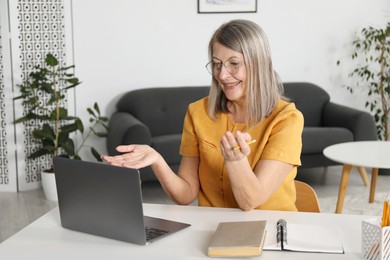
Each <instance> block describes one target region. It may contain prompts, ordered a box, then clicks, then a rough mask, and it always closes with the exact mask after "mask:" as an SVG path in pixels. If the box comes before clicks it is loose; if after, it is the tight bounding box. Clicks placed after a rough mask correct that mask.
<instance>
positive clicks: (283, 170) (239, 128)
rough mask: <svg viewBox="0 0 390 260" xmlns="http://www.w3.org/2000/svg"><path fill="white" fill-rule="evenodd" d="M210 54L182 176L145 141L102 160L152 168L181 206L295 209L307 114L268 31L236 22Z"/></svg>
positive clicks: (219, 35) (189, 119)
mask: <svg viewBox="0 0 390 260" xmlns="http://www.w3.org/2000/svg"><path fill="white" fill-rule="evenodd" d="M209 56H210V62H209V63H208V64H207V65H206V67H207V69H208V70H209V72H210V73H211V74H212V84H211V89H210V94H209V96H208V97H206V98H204V99H201V100H199V101H197V102H194V103H192V104H190V105H189V107H188V110H187V114H186V117H185V120H184V127H183V135H182V142H181V146H180V154H181V156H182V160H181V164H180V167H179V170H178V174H177V175H176V174H175V173H174V172H173V171H172V170H171V169H170V167H169V166H168V164H167V163H166V162H165V160H164V159H163V158H162V156H161V155H160V154H159V153H157V152H156V151H155V150H154V149H153V148H151V147H150V146H147V145H121V146H118V147H117V150H118V151H119V152H121V153H123V154H122V155H118V156H112V157H110V156H103V157H102V158H103V159H104V160H105V161H106V162H108V163H110V164H112V165H117V166H123V167H129V168H143V167H146V166H149V165H150V166H151V168H152V170H153V171H154V173H155V175H156V177H157V179H158V180H159V181H160V183H161V185H162V187H163V189H164V191H165V192H166V194H167V195H168V196H169V197H170V198H171V199H172V200H173V201H175V202H176V203H178V204H184V205H186V204H190V203H192V202H193V201H194V200H195V199H196V198H198V203H199V205H200V206H213V207H235V208H240V209H242V210H244V211H248V210H252V209H272V210H289V211H296V210H297V209H296V207H295V186H294V178H295V176H296V172H297V167H298V166H299V165H300V152H301V147H302V141H301V134H302V129H303V117H302V114H301V113H300V112H299V111H298V110H297V109H296V108H295V106H294V104H292V103H289V102H287V101H285V100H284V98H283V96H282V92H283V87H282V84H281V82H280V81H279V79H278V77H277V74H276V72H275V71H274V69H273V66H272V61H271V55H270V50H269V46H268V40H267V38H266V35H265V34H264V32H263V30H262V29H261V28H260V27H259V26H258V25H257V24H255V23H253V22H251V21H246V20H233V21H231V22H228V23H226V24H223V25H222V26H221V27H220V28H219V29H218V30H217V31H216V32H215V33H214V35H213V36H212V38H211V40H210V43H209ZM254 140H256V141H255V142H254Z"/></svg>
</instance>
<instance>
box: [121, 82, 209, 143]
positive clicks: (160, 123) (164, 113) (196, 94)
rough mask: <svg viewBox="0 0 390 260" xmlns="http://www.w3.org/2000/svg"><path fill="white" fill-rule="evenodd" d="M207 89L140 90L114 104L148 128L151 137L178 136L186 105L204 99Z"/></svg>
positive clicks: (180, 131) (130, 93)
mask: <svg viewBox="0 0 390 260" xmlns="http://www.w3.org/2000/svg"><path fill="white" fill-rule="evenodd" d="M209 91H210V87H208V86H199V87H161V88H144V89H137V90H132V91H129V92H127V93H126V94H125V95H124V96H123V97H122V98H121V99H119V101H118V103H117V109H118V111H122V112H128V113H130V114H132V115H133V116H134V117H136V118H137V119H138V120H140V121H141V122H142V123H144V124H145V125H146V126H148V127H149V129H150V131H151V134H152V136H159V135H167V134H181V133H182V130H183V122H184V117H185V114H186V111H187V106H188V104H190V103H192V102H194V101H196V100H199V99H201V98H203V97H206V96H208V94H209Z"/></svg>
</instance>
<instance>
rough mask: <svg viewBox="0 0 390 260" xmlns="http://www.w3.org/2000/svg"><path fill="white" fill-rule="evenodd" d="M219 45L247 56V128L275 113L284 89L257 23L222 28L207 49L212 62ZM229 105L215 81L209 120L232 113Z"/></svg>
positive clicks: (233, 23) (235, 22) (236, 22)
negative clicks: (219, 113)
mask: <svg viewBox="0 0 390 260" xmlns="http://www.w3.org/2000/svg"><path fill="white" fill-rule="evenodd" d="M216 42H218V43H219V44H221V45H223V46H225V47H227V48H229V49H231V50H233V51H235V52H238V53H241V54H242V55H243V56H244V63H245V69H246V75H247V80H246V86H245V91H246V93H245V94H246V118H245V122H246V124H247V125H248V126H254V125H256V124H258V123H259V122H260V121H261V120H262V119H263V118H265V117H266V116H268V115H269V114H270V113H271V112H272V111H273V109H274V108H275V106H276V105H277V103H278V101H279V99H280V98H282V95H283V85H282V83H281V81H280V79H279V77H278V75H277V73H276V72H275V71H274V69H273V66H272V59H271V51H270V48H269V44H268V39H267V36H266V35H265V33H264V31H263V29H262V28H261V27H260V26H259V25H257V24H256V23H254V22H251V21H248V20H232V21H230V22H227V23H225V24H223V25H222V26H220V27H219V28H218V29H217V30H216V31H215V33H214V34H213V36H212V37H211V39H210V43H209V47H208V50H209V58H210V60H211V59H212V57H213V45H214V43H216ZM227 103H228V100H227V98H226V96H225V95H224V93H223V91H222V89H221V88H220V87H219V86H218V81H217V80H216V79H215V78H214V77H213V79H212V83H211V89H210V94H209V107H208V114H209V116H210V117H211V118H212V119H214V120H215V119H216V118H217V113H218V112H223V113H227V112H229V110H228V108H227Z"/></svg>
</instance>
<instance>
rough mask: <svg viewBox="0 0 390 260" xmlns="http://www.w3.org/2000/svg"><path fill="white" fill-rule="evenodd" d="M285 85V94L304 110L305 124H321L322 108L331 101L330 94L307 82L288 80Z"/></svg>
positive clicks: (300, 109)
mask: <svg viewBox="0 0 390 260" xmlns="http://www.w3.org/2000/svg"><path fill="white" fill-rule="evenodd" d="M283 85H284V95H285V96H286V97H288V98H289V99H290V101H292V102H294V103H295V106H296V107H297V108H298V109H299V111H301V112H302V114H303V117H304V120H305V126H321V124H322V109H323V107H324V105H325V104H326V103H328V102H329V101H330V96H329V94H328V93H327V92H326V91H325V90H324V89H322V88H320V87H319V86H317V85H314V84H312V83H307V82H287V83H283Z"/></svg>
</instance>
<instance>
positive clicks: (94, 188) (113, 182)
mask: <svg viewBox="0 0 390 260" xmlns="http://www.w3.org/2000/svg"><path fill="white" fill-rule="evenodd" d="M53 166H54V172H55V177H56V184H57V193H58V205H59V210H60V218H61V225H62V226H63V227H64V228H67V229H71V230H75V231H80V232H84V233H89V234H93V235H97V236H102V237H107V238H112V239H116V240H121V241H126V242H130V243H134V244H138V245H146V244H150V243H152V242H155V241H156V240H158V239H161V238H164V237H166V236H168V235H170V234H172V233H175V232H177V231H179V230H182V229H184V228H187V227H189V226H190V224H187V223H181V222H176V221H172V220H166V219H160V218H153V217H148V216H144V214H143V207H142V193H141V180H140V173H139V171H138V170H136V169H129V168H123V167H117V166H112V165H108V164H104V163H97V162H86V161H80V160H72V159H67V158H62V157H54V158H53Z"/></svg>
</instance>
